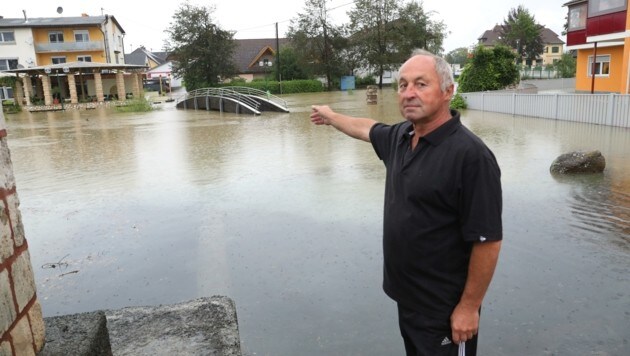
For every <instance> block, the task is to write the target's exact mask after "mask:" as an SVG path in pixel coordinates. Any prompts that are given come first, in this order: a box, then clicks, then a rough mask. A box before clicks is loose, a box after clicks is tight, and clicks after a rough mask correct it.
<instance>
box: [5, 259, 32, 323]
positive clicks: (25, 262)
mask: <svg viewBox="0 0 630 356" xmlns="http://www.w3.org/2000/svg"><path fill="white" fill-rule="evenodd" d="M11 278H12V279H13V288H14V289H15V298H16V299H17V304H18V311H19V312H21V311H22V310H24V307H26V304H28V302H30V301H31V299H33V298H34V297H35V277H34V275H33V267H32V266H31V255H30V254H29V253H28V250H26V251H24V252H22V253H21V254H20V255H19V256H18V258H17V259H16V260H15V262H14V263H13V266H11Z"/></svg>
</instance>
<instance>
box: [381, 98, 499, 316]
mask: <svg viewBox="0 0 630 356" xmlns="http://www.w3.org/2000/svg"><path fill="white" fill-rule="evenodd" d="M452 115H453V117H452V118H451V119H450V120H448V121H447V122H446V123H444V124H443V125H442V126H440V127H439V128H437V129H436V130H434V131H432V132H431V133H429V134H428V135H426V136H424V137H421V138H420V140H419V142H418V144H417V145H416V147H415V149H414V150H411V137H412V136H413V134H414V133H413V127H412V125H411V123H409V122H402V123H399V124H396V125H392V126H390V125H385V124H381V123H379V124H376V125H374V126H373V127H372V129H371V130H370V141H371V142H372V145H373V147H374V150H375V151H376V154H377V155H378V157H379V158H380V159H381V160H382V161H383V163H384V164H385V167H386V169H387V174H386V183H385V207H384V211H385V212H384V219H383V254H384V280H383V289H384V290H385V293H387V294H388V295H389V296H390V297H391V298H392V299H394V300H395V301H397V302H398V303H401V304H402V305H404V306H406V307H408V308H411V309H415V310H417V311H420V312H424V313H426V314H427V315H430V316H434V317H448V316H450V314H451V312H452V310H453V308H454V307H455V306H456V305H457V303H458V302H459V299H460V297H461V294H462V291H463V289H464V284H465V282H466V277H467V271H468V263H469V260H470V252H471V249H472V243H473V242H484V241H497V240H501V239H502V221H501V211H502V193H501V179H500V176H501V173H500V169H499V166H498V164H497V161H496V159H495V157H494V154H493V153H492V152H491V151H490V149H488V147H486V145H485V144H484V143H483V142H482V141H481V139H479V138H478V137H477V136H475V135H474V134H473V133H472V132H471V131H470V130H468V129H467V128H466V127H465V126H463V125H462V124H461V121H460V116H459V113H458V112H457V111H454V110H453V111H452Z"/></svg>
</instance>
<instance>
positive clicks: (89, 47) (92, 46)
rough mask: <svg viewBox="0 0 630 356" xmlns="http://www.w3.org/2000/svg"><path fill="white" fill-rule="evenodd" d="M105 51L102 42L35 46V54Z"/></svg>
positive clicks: (39, 44)
mask: <svg viewBox="0 0 630 356" xmlns="http://www.w3.org/2000/svg"><path fill="white" fill-rule="evenodd" d="M104 49H105V46H104V45H103V42H99V41H90V42H61V43H38V44H36V45H35V52H36V53H44V52H82V51H102V50H104Z"/></svg>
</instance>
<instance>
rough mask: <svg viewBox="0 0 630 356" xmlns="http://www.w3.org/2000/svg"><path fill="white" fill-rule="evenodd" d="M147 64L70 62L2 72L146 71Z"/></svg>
mask: <svg viewBox="0 0 630 356" xmlns="http://www.w3.org/2000/svg"><path fill="white" fill-rule="evenodd" d="M147 68H148V66H146V65H137V64H113V63H98V62H68V63H59V64H49V65H45V66H37V67H30V68H18V69H10V70H5V71H3V72H2V73H15V74H19V73H25V74H31V75H33V74H49V73H77V72H79V73H93V72H94V71H103V70H124V71H144V70H146V69H147Z"/></svg>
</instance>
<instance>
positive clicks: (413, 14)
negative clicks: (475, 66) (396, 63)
mask: <svg viewBox="0 0 630 356" xmlns="http://www.w3.org/2000/svg"><path fill="white" fill-rule="evenodd" d="M401 4H402V3H401ZM430 14H431V12H425V10H424V7H423V3H422V2H415V1H410V2H408V3H407V4H404V5H401V6H400V8H399V10H398V19H397V20H396V21H394V23H393V24H392V28H391V31H394V32H395V33H396V34H397V35H398V36H397V38H396V43H395V46H396V48H397V52H398V53H400V54H401V55H402V58H401V60H400V63H402V62H404V61H405V60H407V58H408V56H409V55H410V54H411V52H413V50H415V49H417V48H424V49H426V50H427V51H429V52H431V53H434V54H437V55H440V54H441V53H442V51H443V48H442V45H443V43H444V38H445V37H446V25H445V24H444V22H442V21H437V20H431V18H430V17H429V15H430Z"/></svg>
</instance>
